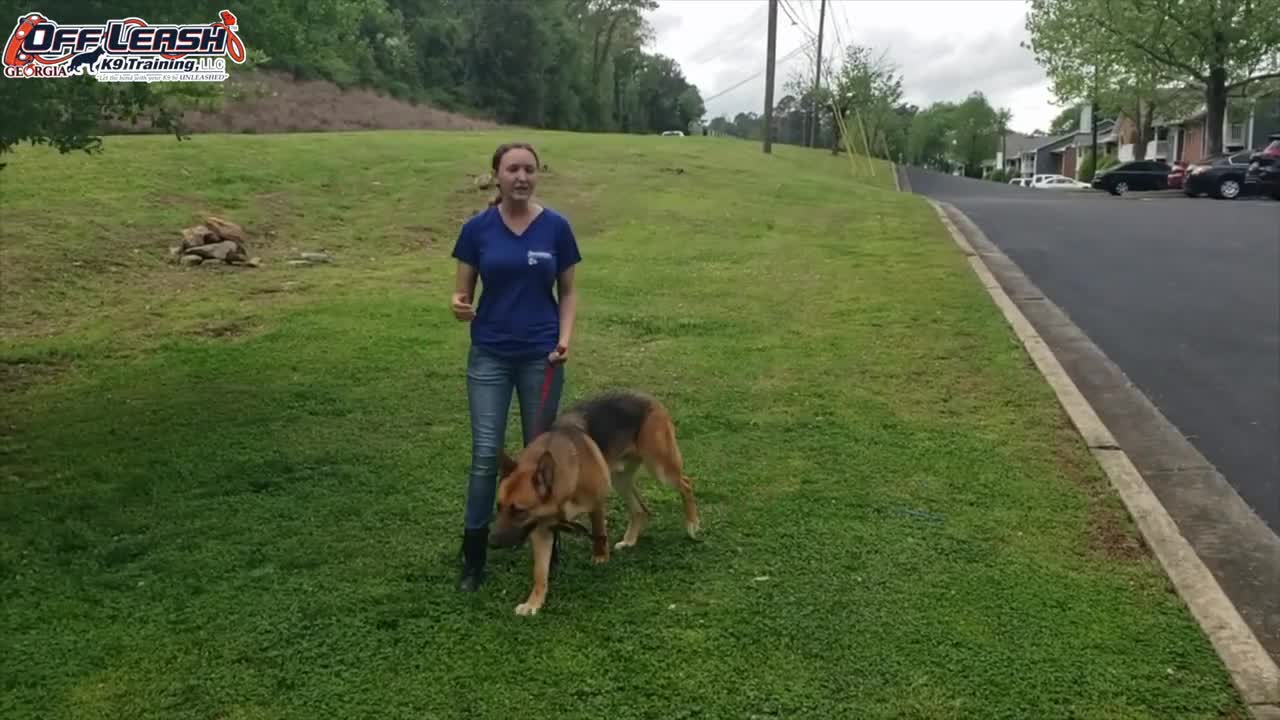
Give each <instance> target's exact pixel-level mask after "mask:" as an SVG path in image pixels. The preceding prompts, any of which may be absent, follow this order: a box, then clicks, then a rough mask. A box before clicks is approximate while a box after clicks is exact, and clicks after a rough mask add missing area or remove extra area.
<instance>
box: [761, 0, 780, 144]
mask: <svg viewBox="0 0 1280 720" xmlns="http://www.w3.org/2000/svg"><path fill="white" fill-rule="evenodd" d="M767 52H768V53H769V60H768V62H767V64H766V65H765V72H764V151H765V153H766V154H769V153H772V152H773V60H774V57H775V56H776V55H777V54H778V0H769V49H768V51H767Z"/></svg>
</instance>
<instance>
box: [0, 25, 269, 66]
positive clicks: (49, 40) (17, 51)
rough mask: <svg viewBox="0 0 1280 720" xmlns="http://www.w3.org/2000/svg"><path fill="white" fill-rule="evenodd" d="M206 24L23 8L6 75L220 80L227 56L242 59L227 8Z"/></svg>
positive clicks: (7, 46) (7, 57)
mask: <svg viewBox="0 0 1280 720" xmlns="http://www.w3.org/2000/svg"><path fill="white" fill-rule="evenodd" d="M218 16H219V21H218V22H213V23H209V24H208V25H148V24H147V23H146V22H145V21H144V20H142V19H141V18H136V17H130V18H124V19H123V20H109V21H108V22H107V23H106V24H103V25H59V24H58V23H56V22H54V21H53V20H51V19H49V18H48V17H47V16H45V15H43V14H41V13H35V12H33V13H27V14H26V15H23V16H22V17H19V18H18V25H17V27H15V28H14V29H13V32H12V33H10V34H9V40H8V42H6V43H5V45H4V76H5V77H6V78H25V79H39V78H66V77H74V76H77V75H85V74H88V75H92V76H93V77H94V78H96V79H97V80H99V81H102V82H156V81H165V82H222V81H223V80H226V79H227V58H231V61H232V62H234V63H236V64H240V63H243V62H244V57H245V55H244V43H243V42H241V41H240V37H239V35H237V33H239V32H240V26H239V25H237V24H236V16H235V15H233V14H232V13H231V11H230V10H223V11H222V12H220V13H218Z"/></svg>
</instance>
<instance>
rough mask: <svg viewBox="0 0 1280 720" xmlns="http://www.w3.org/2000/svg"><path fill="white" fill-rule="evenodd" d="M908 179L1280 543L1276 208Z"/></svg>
mask: <svg viewBox="0 0 1280 720" xmlns="http://www.w3.org/2000/svg"><path fill="white" fill-rule="evenodd" d="M908 177H909V179H910V181H911V189H912V190H913V191H914V192H916V193H920V194H923V195H928V196H930V197H933V198H935V199H938V200H943V201H946V202H949V203H951V204H953V205H955V206H956V207H957V208H959V209H960V210H961V211H963V212H964V213H965V214H966V215H968V216H969V218H970V219H972V220H973V222H974V223H976V224H977V225H978V226H979V227H980V228H982V230H983V232H985V233H986V235H987V237H988V238H990V240H991V241H992V242H993V243H995V244H996V245H997V246H999V247H1000V249H1001V250H1003V251H1004V253H1005V254H1006V255H1008V256H1009V258H1010V259H1012V260H1013V261H1014V262H1015V263H1017V264H1018V265H1019V266H1020V267H1021V268H1022V271H1023V272H1024V273H1026V275H1027V276H1028V278H1030V280H1031V281H1032V282H1033V283H1035V284H1036V285H1037V286H1039V288H1040V290H1041V291H1042V292H1043V293H1044V294H1045V295H1046V296H1047V297H1048V298H1049V299H1051V300H1053V301H1054V302H1055V303H1056V304H1057V305H1058V306H1059V307H1061V308H1062V309H1063V311H1065V312H1066V313H1067V314H1068V315H1069V316H1070V317H1071V319H1072V320H1073V321H1074V322H1075V324H1076V325H1077V326H1079V327H1080V329H1081V330H1083V331H1084V332H1085V333H1086V334H1087V335H1088V336H1089V337H1090V338H1091V339H1092V340H1093V342H1094V343H1096V344H1097V345H1098V347H1099V348H1100V349H1101V350H1102V351H1103V352H1104V353H1106V354H1107V355H1108V356H1109V357H1110V358H1111V360H1112V361H1114V362H1115V363H1116V364H1117V365H1119V366H1120V368H1121V369H1122V370H1124V372H1125V373H1126V374H1127V375H1128V376H1129V379H1130V380H1131V381H1132V382H1133V383H1135V384H1136V385H1137V386H1138V387H1139V388H1140V389H1141V390H1142V391H1143V392H1144V393H1145V394H1146V396H1147V397H1148V398H1149V399H1150V400H1151V402H1152V403H1154V404H1155V405H1156V407H1158V408H1159V409H1160V411H1161V412H1162V413H1164V415H1165V417H1167V418H1168V419H1169V421H1170V422H1172V423H1173V424H1174V425H1176V426H1177V427H1178V429H1179V430H1180V431H1181V432H1182V433H1183V434H1184V435H1186V436H1187V438H1188V439H1189V440H1190V441H1191V443H1192V444H1193V445H1195V447H1196V449H1197V450H1199V451H1200V453H1201V454H1203V455H1204V456H1205V457H1206V458H1208V460H1209V462H1211V463H1213V465H1214V466H1216V468H1217V469H1218V471H1219V472H1221V473H1222V474H1223V475H1224V476H1225V477H1226V479H1227V480H1228V481H1229V482H1230V483H1231V484H1232V486H1233V487H1234V488H1235V489H1236V491H1237V492H1238V493H1239V494H1240V496H1241V497H1242V498H1243V499H1244V501H1245V502H1246V503H1248V504H1249V505H1250V506H1251V507H1252V508H1253V510H1254V512H1256V513H1257V514H1258V516H1259V517H1260V518H1261V519H1262V520H1263V521H1264V522H1265V523H1266V524H1267V525H1268V526H1269V527H1270V528H1271V529H1272V530H1273V531H1275V532H1277V533H1280V203H1276V202H1274V201H1271V200H1245V201H1235V202H1229V201H1220V200H1212V199H1209V198H1199V199H1194V200H1193V199H1190V198H1186V197H1182V196H1178V195H1176V194H1174V195H1173V196H1163V197H1147V198H1141V194H1139V195H1129V196H1125V197H1123V198H1115V197H1112V196H1109V195H1106V194H1103V193H1093V192H1088V193H1081V194H1076V193H1060V192H1053V191H1045V190H1030V189H1023V188H1015V187H1010V186H1007V185H1000V184H997V183H992V182H987V181H981V180H969V179H965V178H956V177H952V176H949V175H941V174H938V173H932V172H927V171H921V170H915V169H912V170H909V171H908Z"/></svg>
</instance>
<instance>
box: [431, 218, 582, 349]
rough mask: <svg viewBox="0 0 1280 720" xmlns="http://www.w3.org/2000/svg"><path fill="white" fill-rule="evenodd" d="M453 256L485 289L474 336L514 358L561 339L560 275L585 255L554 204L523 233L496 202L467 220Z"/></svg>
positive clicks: (473, 326) (473, 325) (475, 341)
mask: <svg viewBox="0 0 1280 720" xmlns="http://www.w3.org/2000/svg"><path fill="white" fill-rule="evenodd" d="M453 257H455V258H457V259H459V260H461V261H463V262H465V263H467V264H468V265H471V266H472V267H474V268H477V269H478V271H479V274H480V283H481V285H482V287H483V291H482V292H481V294H480V302H479V304H478V305H477V306H476V316H475V318H473V319H472V321H471V342H472V344H474V345H477V346H480V347H483V348H484V349H486V350H489V351H491V352H493V353H495V354H498V355H503V356H506V357H512V358H532V357H536V356H539V355H542V356H545V355H547V354H548V353H550V352H551V351H552V350H555V348H556V342H557V341H558V340H559V339H560V305H559V303H558V302H557V300H556V296H555V284H556V278H557V277H558V276H559V274H560V273H561V272H563V271H565V270H567V269H568V268H569V267H570V266H571V265H573V264H575V263H577V262H579V261H580V260H582V256H581V255H580V254H579V253H578V241H577V239H576V238H575V237H574V236H573V229H572V228H571V227H569V221H568V220H566V219H565V218H564V216H562V215H560V214H559V213H556V212H555V211H553V210H551V209H550V208H545V207H544V208H543V209H542V212H540V213H538V216H537V217H536V218H534V219H533V222H532V223H530V224H529V227H528V228H526V229H525V231H524V233H523V234H521V235H516V234H515V233H513V232H511V228H509V227H507V224H506V223H505V222H503V220H502V215H501V214H500V213H499V212H498V208H497V207H496V206H490V207H489V208H488V209H486V210H484V211H482V212H480V213H478V214H477V215H476V216H475V217H472V218H471V219H470V220H468V221H467V222H466V223H464V224H463V226H462V230H461V232H459V233H458V241H457V243H456V244H455V245H454V247H453Z"/></svg>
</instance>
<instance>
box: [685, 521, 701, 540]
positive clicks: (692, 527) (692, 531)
mask: <svg viewBox="0 0 1280 720" xmlns="http://www.w3.org/2000/svg"><path fill="white" fill-rule="evenodd" d="M701 529H702V523H701V522H699V521H697V520H694V521H693V522H690V523H685V526H684V531H685V532H686V533H688V534H689V537H691V538H693V539H694V540H697V539H698V531H699V530H701Z"/></svg>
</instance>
